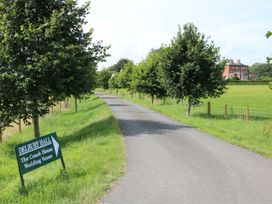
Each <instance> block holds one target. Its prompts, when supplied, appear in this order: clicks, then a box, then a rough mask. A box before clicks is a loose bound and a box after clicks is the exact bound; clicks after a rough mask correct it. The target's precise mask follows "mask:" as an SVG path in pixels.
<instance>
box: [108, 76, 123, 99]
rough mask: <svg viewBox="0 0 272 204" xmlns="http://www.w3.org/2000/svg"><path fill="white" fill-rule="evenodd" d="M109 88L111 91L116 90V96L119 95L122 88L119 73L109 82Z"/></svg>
mask: <svg viewBox="0 0 272 204" xmlns="http://www.w3.org/2000/svg"><path fill="white" fill-rule="evenodd" d="M109 87H110V88H111V89H114V90H115V91H116V94H118V91H119V89H120V88H122V87H121V86H120V81H119V77H118V73H113V74H112V76H111V78H110V80H109Z"/></svg>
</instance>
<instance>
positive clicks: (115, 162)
mask: <svg viewBox="0 0 272 204" xmlns="http://www.w3.org/2000/svg"><path fill="white" fill-rule="evenodd" d="M71 107H72V105H71ZM40 125H41V133H42V134H43V135H45V134H47V133H50V132H57V134H58V137H59V141H60V144H61V148H62V153H63V157H64V160H65V163H66V166H67V172H62V171H61V162H60V161H59V160H57V161H55V162H52V163H50V164H48V165H46V166H44V167H41V168H39V169H37V170H34V171H33V172H30V173H28V174H25V175H24V178H25V182H26V190H23V189H21V184H20V179H19V174H18V167H17V162H16V158H15V153H14V147H15V145H16V144H19V143H22V142H24V141H27V140H30V139H33V130H32V127H28V128H26V129H25V130H24V131H23V133H22V134H20V135H19V134H17V135H15V136H13V137H11V138H8V139H6V140H5V141H4V143H3V144H2V145H1V146H0V155H1V157H0V189H1V193H0V203H5V204H6V203H20V204H21V203H35V204H36V203H43V204H46V203H50V204H51V203H96V202H97V200H98V199H99V198H100V197H101V196H102V195H103V193H104V192H105V191H106V190H107V189H108V188H109V186H110V184H111V183H112V182H113V181H114V180H116V179H117V178H118V177H120V176H121V175H122V174H123V172H124V161H125V153H124V145H123V140H122V137H121V133H120V130H119V128H118V124H117V122H116V120H115V119H114V118H113V116H112V112H111V110H110V109H109V107H108V106H107V105H106V104H105V103H104V102H103V101H101V100H100V99H99V98H97V97H95V96H92V97H90V98H89V99H87V100H84V101H82V102H81V103H80V104H79V110H78V112H77V113H75V112H74V110H73V109H70V110H68V111H63V112H58V113H54V114H49V115H48V116H46V117H45V118H43V119H41V124H40Z"/></svg>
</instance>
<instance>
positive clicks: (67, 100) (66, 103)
mask: <svg viewBox="0 0 272 204" xmlns="http://www.w3.org/2000/svg"><path fill="white" fill-rule="evenodd" d="M64 104H65V108H68V107H69V98H68V97H67V98H65V101H64Z"/></svg>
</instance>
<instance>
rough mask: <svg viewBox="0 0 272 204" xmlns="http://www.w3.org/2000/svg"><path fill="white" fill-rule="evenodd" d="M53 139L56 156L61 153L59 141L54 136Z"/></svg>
mask: <svg viewBox="0 0 272 204" xmlns="http://www.w3.org/2000/svg"><path fill="white" fill-rule="evenodd" d="M51 139H52V141H53V146H54V150H55V154H56V157H57V156H58V153H59V143H58V142H57V141H56V140H55V139H54V137H52V136H51Z"/></svg>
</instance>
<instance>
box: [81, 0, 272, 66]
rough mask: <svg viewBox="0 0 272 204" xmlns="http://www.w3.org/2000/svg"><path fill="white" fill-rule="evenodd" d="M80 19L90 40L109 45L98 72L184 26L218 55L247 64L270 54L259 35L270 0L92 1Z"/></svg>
mask: <svg viewBox="0 0 272 204" xmlns="http://www.w3.org/2000/svg"><path fill="white" fill-rule="evenodd" d="M84 1H85V0H79V4H82V3H83V2H84ZM86 20H87V22H88V23H87V25H85V29H89V28H93V29H94V40H95V41H99V40H102V41H103V42H104V45H111V49H110V50H109V54H111V57H108V58H107V61H106V62H104V63H100V64H99V66H98V67H99V69H102V68H104V67H108V66H111V65H113V64H114V63H116V62H117V61H118V60H119V59H121V58H129V59H131V60H133V61H134V62H135V63H138V62H140V61H141V60H142V59H144V58H145V57H146V55H147V54H148V52H149V51H150V50H151V49H156V48H159V47H160V46H161V45H162V44H169V43H170V42H171V39H173V37H175V35H176V33H177V31H178V26H179V25H181V26H183V25H184V24H186V23H188V22H191V23H194V24H195V25H196V26H197V27H198V30H199V31H200V32H201V33H204V34H205V36H207V37H210V39H211V40H212V41H214V44H215V45H216V46H217V47H220V53H221V56H222V57H225V58H227V59H234V60H237V59H240V60H241V62H242V63H244V64H247V65H252V64H253V63H255V62H266V57H267V56H272V38H270V39H267V38H266V37H265V34H266V32H267V31H268V30H272V2H271V0H228V1H226V0H221V1H219V0H92V1H91V9H90V14H89V15H88V16H87V19H86Z"/></svg>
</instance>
